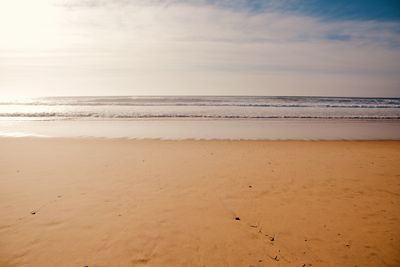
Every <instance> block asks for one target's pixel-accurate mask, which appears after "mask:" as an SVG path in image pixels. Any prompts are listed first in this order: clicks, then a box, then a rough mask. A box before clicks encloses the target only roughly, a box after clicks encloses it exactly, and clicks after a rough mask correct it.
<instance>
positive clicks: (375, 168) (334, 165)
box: [0, 138, 400, 267]
mask: <svg viewBox="0 0 400 267" xmlns="http://www.w3.org/2000/svg"><path fill="white" fill-rule="evenodd" d="M236 217H237V218H238V219H240V220H236V219H235V218H236ZM0 266H1V267H8V266H78V267H83V266H89V267H95V266H299V267H300V266H400V142H395V141H371V142H370V141H365V142H353V141H351V142H350V141H325V142H324V141H156V140H140V141H134V140H130V141H129V140H102V139H30V138H14V139H12V138H11V139H7V138H2V139H0Z"/></svg>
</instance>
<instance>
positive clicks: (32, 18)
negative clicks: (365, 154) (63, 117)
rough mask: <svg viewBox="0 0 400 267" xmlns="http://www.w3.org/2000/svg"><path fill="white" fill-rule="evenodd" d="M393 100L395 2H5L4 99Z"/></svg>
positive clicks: (399, 58)
mask: <svg viewBox="0 0 400 267" xmlns="http://www.w3.org/2000/svg"><path fill="white" fill-rule="evenodd" d="M45 95H331V96H388V97H390V96H395V97H400V2H399V1H396V0H381V1H378V0H375V1H374V0H363V1H361V0H354V1H344V0H337V1H328V0H325V1H324V0H308V1H305V0H231V1H228V0H198V1H194V0H187V1H184V0H165V1H162V0H35V1H32V0H0V98H1V97H4V98H7V97H18V96H19V97H31V96H45Z"/></svg>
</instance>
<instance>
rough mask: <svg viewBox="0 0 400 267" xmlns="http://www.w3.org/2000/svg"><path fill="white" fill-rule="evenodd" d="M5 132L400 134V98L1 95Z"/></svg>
mask: <svg viewBox="0 0 400 267" xmlns="http://www.w3.org/2000/svg"><path fill="white" fill-rule="evenodd" d="M0 136H14V137H15V136H41V137H107V138H161V139H187V138H189V139H257V140H258V139H274V140H276V139H284V140H287V139H289V140H292V139H294V140H298V139H307V140H309V139H318V140H320V139H322V140H324V139H351V140H358V139H360V140H366V139H385V140H386V139H400V98H358V97H305V96H87V97H86V96H85V97H83V96H81V97H42V98H31V99H18V100H13V101H0Z"/></svg>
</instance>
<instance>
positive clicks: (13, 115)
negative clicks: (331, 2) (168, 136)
mask: <svg viewBox="0 0 400 267" xmlns="http://www.w3.org/2000/svg"><path fill="white" fill-rule="evenodd" d="M0 117H3V118H4V117H6V118H17V117H18V118H19V117H26V118H44V119H45V118H57V119H60V120H63V119H64V120H67V119H69V120H70V119H84V118H94V119H162V118H170V119H171V118H188V119H191V118H192V119H361V120H382V119H384V120H400V116H370V115H365V116H364V115H346V116H340V115H339V116H329V115H326V116H318V115H266V116H263V115H214V114H213V115H196V114H134V115H123V114H114V115H111V114H110V115H108V114H99V113H75V114H65V113H57V112H42V113H0Z"/></svg>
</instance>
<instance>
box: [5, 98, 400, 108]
mask: <svg viewBox="0 0 400 267" xmlns="http://www.w3.org/2000/svg"><path fill="white" fill-rule="evenodd" d="M0 105H1V106H7V105H16V106H18V105H25V106H140V107H143V106H194V107H204V106H206V107H212V106H226V107H265V108H267V107H287V108H298V107H318V108H325V107H326V108H373V109H375V108H399V109H400V98H357V97H304V96H303V97H291V96H281V97H279V96H275V97H266V96H257V97H256V96H197V97H189V96H152V97H149V96H146V97H133V96H130V97H45V98H35V99H26V100H18V101H6V102H0Z"/></svg>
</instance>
